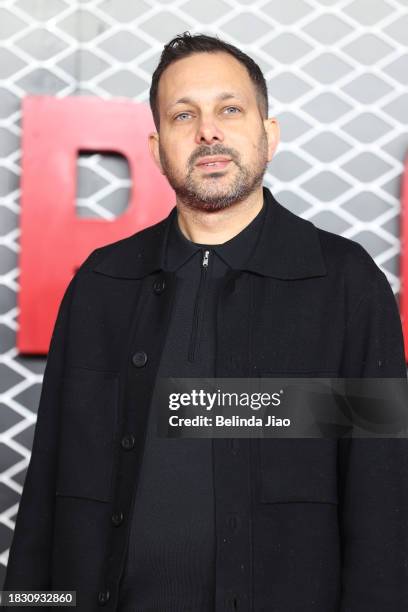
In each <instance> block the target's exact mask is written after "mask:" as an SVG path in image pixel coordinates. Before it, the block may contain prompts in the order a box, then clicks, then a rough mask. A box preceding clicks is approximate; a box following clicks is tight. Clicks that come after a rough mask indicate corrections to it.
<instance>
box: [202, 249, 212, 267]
mask: <svg viewBox="0 0 408 612" xmlns="http://www.w3.org/2000/svg"><path fill="white" fill-rule="evenodd" d="M209 256H210V251H204V257H203V262H202V266H203V267H204V268H207V267H208V258H209Z"/></svg>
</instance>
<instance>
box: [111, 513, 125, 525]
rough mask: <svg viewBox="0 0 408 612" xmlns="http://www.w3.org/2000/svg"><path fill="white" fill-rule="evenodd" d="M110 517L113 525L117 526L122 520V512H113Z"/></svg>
mask: <svg viewBox="0 0 408 612" xmlns="http://www.w3.org/2000/svg"><path fill="white" fill-rule="evenodd" d="M111 519H112V523H113V524H114V525H115V527H119V525H120V524H121V523H122V522H123V512H114V513H113V514H112V517H111Z"/></svg>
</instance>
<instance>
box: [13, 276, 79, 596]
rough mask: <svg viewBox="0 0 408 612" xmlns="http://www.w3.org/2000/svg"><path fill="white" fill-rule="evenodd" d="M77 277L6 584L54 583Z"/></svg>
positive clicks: (61, 326)
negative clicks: (61, 436)
mask: <svg viewBox="0 0 408 612" xmlns="http://www.w3.org/2000/svg"><path fill="white" fill-rule="evenodd" d="M75 280H76V279H75V276H74V278H72V280H71V281H70V283H69V285H68V287H67V289H66V290H65V293H64V296H63V298H62V301H61V303H60V306H59V310H58V314H57V319H56V322H55V325H54V330H53V333H52V337H51V343H50V348H49V351H48V356H47V363H46V367H45V371H44V377H43V384H42V388H41V395H40V402H39V406H38V411H37V423H36V428H35V433H34V440H33V447H32V452H31V458H30V462H29V466H28V470H27V473H26V478H25V481H24V487H23V493H22V496H21V498H20V504H19V508H18V513H17V518H16V525H15V530H14V535H13V540H12V544H11V548H10V551H9V558H8V565H7V571H6V578H5V582H4V586H3V590H10V591H12V590H47V589H49V586H50V577H51V552H52V531H53V511H54V493H55V478H56V451H57V439H58V435H57V434H58V406H59V392H60V387H61V379H62V375H63V367H64V352H65V340H66V332H67V325H68V319H69V309H70V302H71V299H72V293H73V289H74V284H75Z"/></svg>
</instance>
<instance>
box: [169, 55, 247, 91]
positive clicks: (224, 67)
mask: <svg viewBox="0 0 408 612" xmlns="http://www.w3.org/2000/svg"><path fill="white" fill-rule="evenodd" d="M250 80H251V79H250V76H249V74H248V71H247V69H246V67H245V66H244V65H243V64H241V62H239V61H238V60H237V59H235V58H234V57H232V56H230V55H229V54H227V53H194V54H192V55H189V56H187V57H184V58H181V59H178V60H176V61H175V62H173V63H172V64H170V65H169V66H168V67H167V68H166V69H165V70H164V71H163V74H162V75H161V78H160V82H159V89H161V90H162V91H165V92H166V94H167V93H169V94H171V93H173V91H174V90H175V89H177V93H178V94H179V95H178V96H177V97H182V96H184V95H186V96H187V95H189V91H188V89H189V88H194V89H199V88H200V86H201V87H202V88H203V89H204V88H205V89H207V88H214V89H215V90H217V89H218V91H220V90H221V89H228V90H234V91H235V92H236V93H238V92H239V91H241V90H244V89H246V88H248V87H250Z"/></svg>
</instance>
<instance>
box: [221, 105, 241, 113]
mask: <svg viewBox="0 0 408 612" xmlns="http://www.w3.org/2000/svg"><path fill="white" fill-rule="evenodd" d="M230 110H232V111H237V112H238V113H240V112H241V110H240V109H239V108H238V107H237V106H227V107H226V108H224V111H230ZM227 114H228V115H231V114H232V115H236V112H233V113H227Z"/></svg>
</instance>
